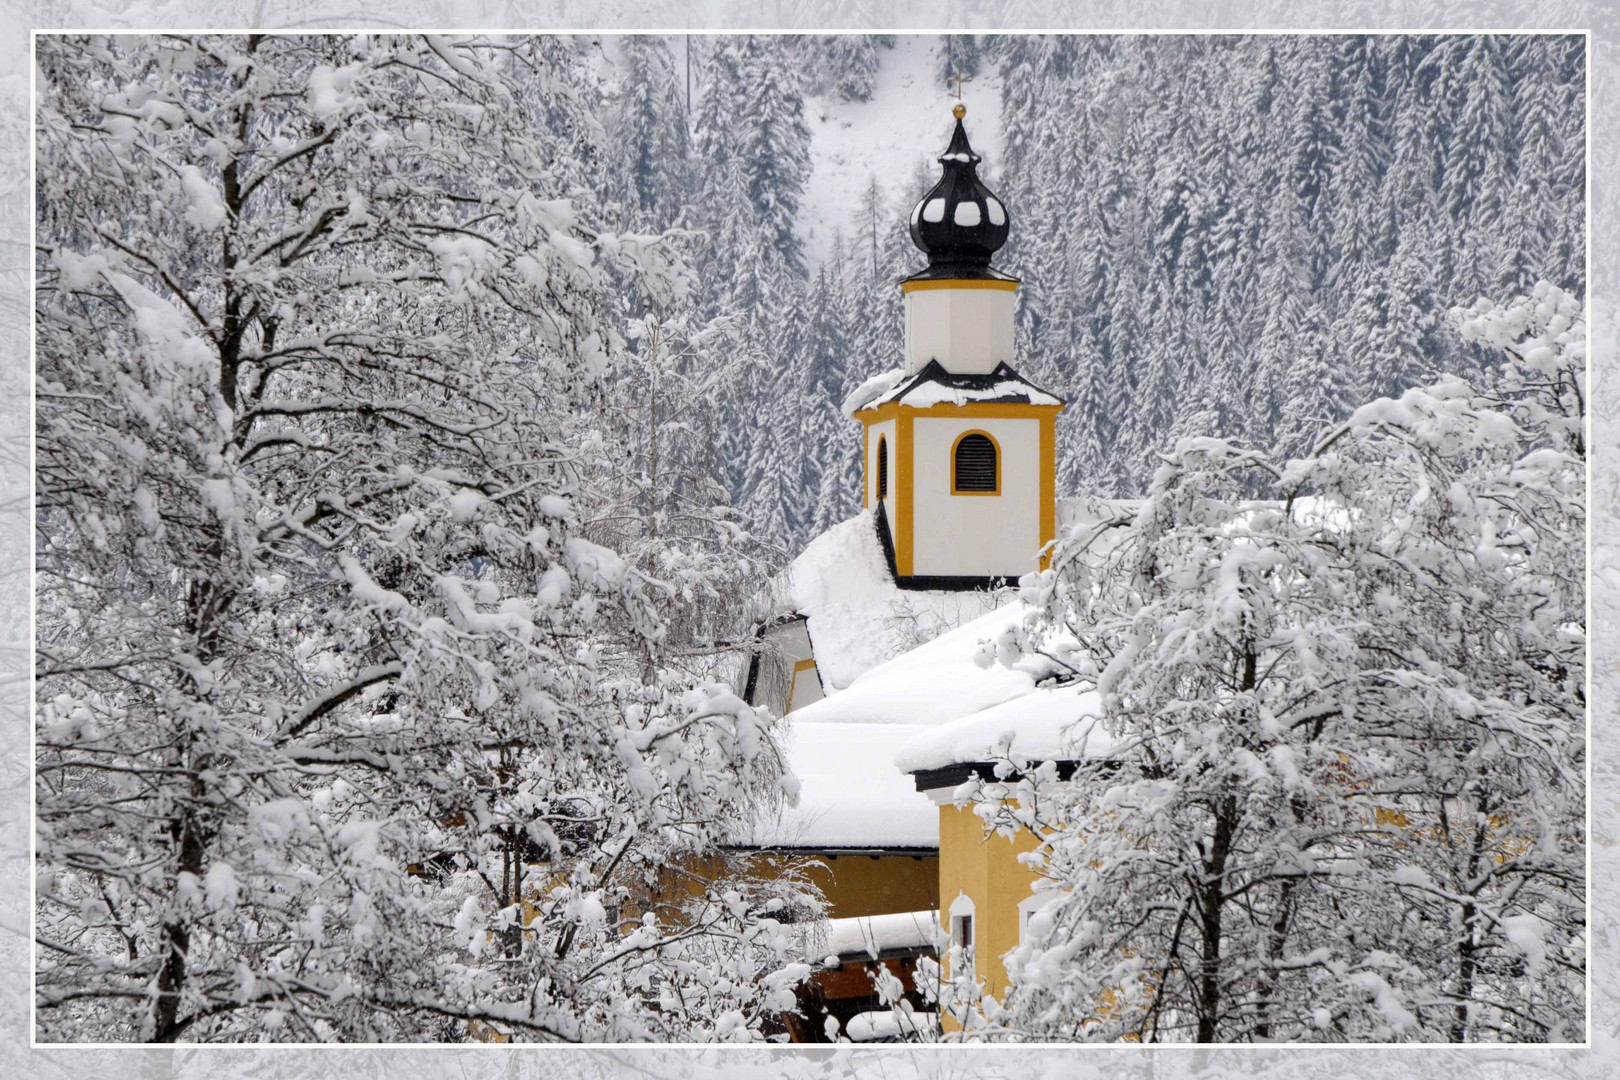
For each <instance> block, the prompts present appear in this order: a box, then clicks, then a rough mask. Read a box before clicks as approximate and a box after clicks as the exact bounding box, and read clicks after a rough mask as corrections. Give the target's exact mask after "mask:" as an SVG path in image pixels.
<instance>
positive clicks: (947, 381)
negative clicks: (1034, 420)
mask: <svg viewBox="0 0 1620 1080" xmlns="http://www.w3.org/2000/svg"><path fill="white" fill-rule="evenodd" d="M973 402H994V403H996V404H1006V403H1012V404H1024V405H1062V404H1063V399H1062V398H1060V397H1058V396H1057V395H1056V394H1051V393H1048V392H1047V391H1045V390H1042V389H1041V388H1040V387H1038V386H1036V385H1035V384H1034V383H1032V382H1030V381H1029V380H1028V379H1026V378H1024V377H1023V376H1022V375H1020V374H1018V372H1016V371H1014V370H1013V369H1012V368H1011V367H1009V366H1008V365H1007V364H1006V363H1001V364H998V365H996V369H995V370H994V371H991V372H989V373H987V374H974V373H963V372H954V371H946V370H945V368H944V367H942V366H941V365H940V363H939V361H938V360H930V361H928V363H927V364H925V365H924V366H923V367H922V369H921V370H920V371H918V372H917V373H916V374H914V375H911V376H907V375H906V374H905V372H904V371H901V370H900V369H898V368H897V369H895V370H893V371H886V372H884V373H883V374H881V375H878V376H875V377H873V378H871V379H868V380H866V381H865V382H863V383H862V384H861V385H860V386H858V387H856V388H855V390H854V392H853V393H851V394H850V395H849V396H847V397H846V398H844V413H845V415H847V416H851V417H853V416H854V415H855V414H856V413H858V412H861V411H862V410H865V409H876V408H878V407H879V406H881V405H890V404H893V405H905V406H909V407H911V408H916V409H926V408H928V407H929V406H930V405H944V404H950V405H967V404H969V403H973Z"/></svg>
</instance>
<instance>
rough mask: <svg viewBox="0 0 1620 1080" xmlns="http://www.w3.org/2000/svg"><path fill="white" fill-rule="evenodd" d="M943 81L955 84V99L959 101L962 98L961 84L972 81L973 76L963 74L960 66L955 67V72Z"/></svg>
mask: <svg viewBox="0 0 1620 1080" xmlns="http://www.w3.org/2000/svg"><path fill="white" fill-rule="evenodd" d="M945 81H946V82H947V83H955V84H956V100H957V101H961V100H962V84H963V83H970V82H972V81H973V76H971V75H967V74H964V73H963V71H962V69H961V68H957V69H956V74H955V75H953V76H951V77H950V78H948V79H946V80H945Z"/></svg>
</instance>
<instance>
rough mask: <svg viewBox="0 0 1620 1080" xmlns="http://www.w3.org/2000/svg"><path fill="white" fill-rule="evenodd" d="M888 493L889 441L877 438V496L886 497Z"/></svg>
mask: <svg viewBox="0 0 1620 1080" xmlns="http://www.w3.org/2000/svg"><path fill="white" fill-rule="evenodd" d="M888 494H889V441H888V440H887V439H879V440H878V483H877V497H878V498H880V499H883V498H887V497H888Z"/></svg>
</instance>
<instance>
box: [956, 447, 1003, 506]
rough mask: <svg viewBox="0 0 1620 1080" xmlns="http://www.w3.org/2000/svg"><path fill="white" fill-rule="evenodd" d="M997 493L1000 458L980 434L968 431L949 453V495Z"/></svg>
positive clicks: (999, 488) (999, 490)
mask: <svg viewBox="0 0 1620 1080" xmlns="http://www.w3.org/2000/svg"><path fill="white" fill-rule="evenodd" d="M1000 492H1001V456H1000V454H998V453H997V452H996V443H995V440H994V439H992V438H991V437H990V436H989V435H986V434H985V433H984V432H982V431H970V432H968V433H967V434H966V435H963V436H962V437H961V438H959V439H957V440H956V445H955V446H954V447H953V448H952V449H951V494H952V495H997V494H1000Z"/></svg>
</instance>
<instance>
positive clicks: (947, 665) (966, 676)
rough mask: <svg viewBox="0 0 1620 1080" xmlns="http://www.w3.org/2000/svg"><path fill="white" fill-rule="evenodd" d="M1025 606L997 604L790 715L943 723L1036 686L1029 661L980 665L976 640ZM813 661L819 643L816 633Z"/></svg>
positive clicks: (802, 720)
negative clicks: (1005, 664)
mask: <svg viewBox="0 0 1620 1080" xmlns="http://www.w3.org/2000/svg"><path fill="white" fill-rule="evenodd" d="M1028 610H1029V608H1028V607H1027V605H1025V604H1024V603H1023V601H1021V600H1012V601H1010V602H1007V603H1004V604H1002V606H1000V607H998V608H996V609H995V610H994V611H991V612H989V613H988V614H985V615H981V616H979V617H978V618H976V619H973V620H971V621H969V622H967V623H964V624H963V625H961V626H959V627H957V628H956V629H955V630H952V631H950V632H948V633H945V634H941V635H940V636H939V637H937V638H935V639H934V640H932V641H930V642H928V643H927V644H925V645H919V646H918V647H917V648H915V649H912V650H911V651H910V652H907V653H904V654H903V655H901V656H898V657H896V658H895V659H893V660H889V661H887V662H885V663H882V664H879V665H877V666H876V667H874V668H872V669H871V670H869V671H867V672H866V673H865V674H863V675H861V676H860V677H859V678H857V679H855V680H854V681H853V682H852V683H850V685H849V686H848V688H846V689H843V690H840V691H839V692H837V693H836V694H831V695H828V696H827V697H825V698H822V699H821V700H820V701H817V702H814V703H812V704H810V705H807V706H805V707H804V708H802V709H796V710H794V712H793V720H794V722H795V723H797V724H800V725H805V726H808V725H811V724H821V725H825V724H913V725H914V724H923V725H930V726H933V725H938V724H944V723H947V722H949V721H951V720H955V719H957V718H958V717H962V716H967V715H968V714H970V713H975V712H978V711H979V710H980V709H986V708H989V707H990V706H992V705H998V704H1000V703H1001V702H1003V701H1010V700H1011V699H1013V698H1016V697H1022V696H1023V695H1025V694H1028V693H1029V692H1030V691H1032V690H1034V689H1035V680H1036V676H1037V674H1038V673H1040V669H1039V668H1038V667H1035V666H1032V665H1028V664H1023V663H1020V664H1017V665H1015V666H1013V667H1004V666H1002V665H1000V664H997V663H994V662H991V663H990V664H989V665H988V666H981V665H980V663H979V658H980V655H981V649H980V642H982V641H984V640H986V639H988V638H994V637H996V636H997V635H999V634H1001V633H1002V632H1003V631H1005V630H1007V629H1009V628H1010V627H1013V626H1015V625H1017V624H1018V623H1019V622H1020V621H1022V619H1023V618H1024V616H1025V614H1026V613H1027V612H1028ZM811 633H812V639H813V640H814V641H815V644H816V655H817V662H818V663H819V662H820V655H821V652H820V650H821V644H820V641H819V639H815V637H814V625H813V624H812V628H811Z"/></svg>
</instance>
